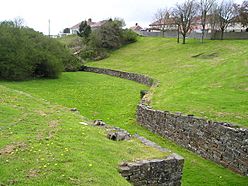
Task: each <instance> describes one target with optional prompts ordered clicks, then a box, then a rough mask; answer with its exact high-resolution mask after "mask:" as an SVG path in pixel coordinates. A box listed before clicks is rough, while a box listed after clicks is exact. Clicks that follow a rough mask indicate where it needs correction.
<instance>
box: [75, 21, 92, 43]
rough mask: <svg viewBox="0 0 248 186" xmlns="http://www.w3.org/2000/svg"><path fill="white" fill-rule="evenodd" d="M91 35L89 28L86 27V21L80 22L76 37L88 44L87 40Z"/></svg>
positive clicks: (88, 26)
mask: <svg viewBox="0 0 248 186" xmlns="http://www.w3.org/2000/svg"><path fill="white" fill-rule="evenodd" d="M90 34H91V27H90V25H88V23H87V21H82V22H81V24H80V25H79V31H78V32H77V35H78V36H79V37H82V38H84V39H85V41H86V42H88V38H89V36H90Z"/></svg>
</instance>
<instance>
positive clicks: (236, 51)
mask: <svg viewBox="0 0 248 186" xmlns="http://www.w3.org/2000/svg"><path fill="white" fill-rule="evenodd" d="M187 42H188V44H186V45H182V44H176V42H175V39H166V38H140V39H139V41H138V42H136V43H134V44H131V45H128V46H126V47H124V48H122V49H120V50H117V51H115V52H113V53H112V54H111V56H110V57H109V58H107V59H105V60H102V61H99V62H92V63H89V64H88V65H90V66H96V67H103V68H110V69H116V70H122V71H127V72H135V73H141V74H146V75H149V76H151V77H152V78H155V79H157V80H159V81H160V86H159V87H158V88H156V89H155V92H154V94H153V97H152V106H153V107H154V108H155V109H161V110H169V111H172V112H182V113H184V114H194V115H196V116H199V117H205V118H207V119H212V120H217V121H226V122H232V123H236V124H239V125H242V126H246V127H247V126H248V60H247V59H248V41H247V40H243V41H242V40H240V41H236V40H235V41H210V40H206V41H205V43H204V44H201V43H200V41H198V40H189V41H187Z"/></svg>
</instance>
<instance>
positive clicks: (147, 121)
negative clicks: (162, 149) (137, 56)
mask: <svg viewBox="0 0 248 186" xmlns="http://www.w3.org/2000/svg"><path fill="white" fill-rule="evenodd" d="M85 71H88V72H95V73H102V74H108V75H111V76H117V77H120V78H124V79H129V80H133V81H136V82H139V83H142V84H145V85H148V86H152V85H153V82H154V81H153V80H152V79H151V78H149V77H147V76H143V75H139V74H134V73H128V72H120V71H115V70H110V69H101V68H95V67H87V68H86V70H85ZM143 103H144V102H142V103H141V104H139V105H138V107H137V121H138V122H139V123H140V124H141V125H142V126H144V127H146V128H147V129H149V130H150V131H152V132H154V133H156V134H159V135H161V136H163V137H165V138H168V139H170V140H172V141H174V142H176V143H177V144H179V145H181V146H183V147H185V148H187V149H189V150H191V151H193V152H195V153H197V154H199V155H201V156H202V157H204V158H206V159H209V160H212V161H215V162H216V163H219V164H222V165H224V166H225V167H228V168H229V169H231V170H233V171H235V172H238V173H240V174H242V175H245V176H248V129H247V128H239V127H237V126H235V125H233V124H228V123H221V122H213V121H208V120H205V119H200V118H195V117H194V116H190V115H188V116H182V115H181V114H172V113H170V112H167V111H160V110H154V109H152V108H151V107H149V106H147V105H145V104H143Z"/></svg>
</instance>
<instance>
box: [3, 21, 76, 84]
mask: <svg viewBox="0 0 248 186" xmlns="http://www.w3.org/2000/svg"><path fill="white" fill-rule="evenodd" d="M0 54H1V55H0V78H1V79H8V80H25V79H29V78H32V77H49V78H57V77H58V76H59V74H60V73H61V72H62V71H63V70H64V69H66V70H68V69H70V70H71V69H73V70H75V69H76V68H79V61H78V60H76V59H75V58H74V57H73V56H71V54H70V53H69V50H68V49H66V48H65V47H64V46H63V45H62V44H60V43H59V42H57V41H56V40H54V39H51V38H48V37H46V36H44V35H43V34H41V33H39V32H36V31H34V30H33V29H30V28H25V27H17V26H15V24H13V22H3V23H0Z"/></svg>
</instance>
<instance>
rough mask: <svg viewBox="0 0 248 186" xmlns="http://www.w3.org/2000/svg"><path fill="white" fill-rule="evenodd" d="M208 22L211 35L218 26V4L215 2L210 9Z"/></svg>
mask: <svg viewBox="0 0 248 186" xmlns="http://www.w3.org/2000/svg"><path fill="white" fill-rule="evenodd" d="M208 21H209V24H210V27H211V33H214V32H215V30H216V29H217V28H218V25H219V14H218V4H217V3H216V2H215V3H214V4H213V6H212V7H211V8H210V11H209V16H208Z"/></svg>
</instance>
